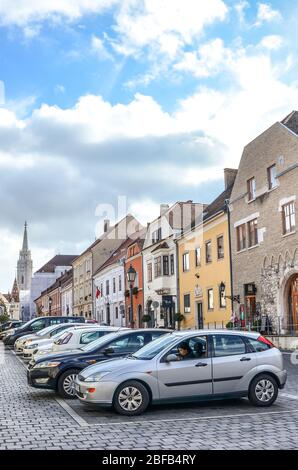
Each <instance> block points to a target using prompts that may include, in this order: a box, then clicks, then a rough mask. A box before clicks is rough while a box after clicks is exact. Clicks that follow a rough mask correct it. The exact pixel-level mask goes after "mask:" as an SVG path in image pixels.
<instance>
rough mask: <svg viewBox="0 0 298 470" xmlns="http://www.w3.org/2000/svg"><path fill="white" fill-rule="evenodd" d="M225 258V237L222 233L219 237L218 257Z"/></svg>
mask: <svg viewBox="0 0 298 470" xmlns="http://www.w3.org/2000/svg"><path fill="white" fill-rule="evenodd" d="M223 258H224V237H223V235H221V236H220V237H218V238H217V259H223Z"/></svg>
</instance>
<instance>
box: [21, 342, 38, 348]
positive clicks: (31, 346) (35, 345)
mask: <svg viewBox="0 0 298 470" xmlns="http://www.w3.org/2000/svg"><path fill="white" fill-rule="evenodd" d="M34 348H38V344H36V343H35V344H25V348H24V349H34Z"/></svg>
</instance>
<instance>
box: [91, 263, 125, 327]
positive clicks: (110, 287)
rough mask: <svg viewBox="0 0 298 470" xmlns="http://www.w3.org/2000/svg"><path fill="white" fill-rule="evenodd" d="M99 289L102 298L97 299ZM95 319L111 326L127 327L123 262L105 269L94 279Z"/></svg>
mask: <svg viewBox="0 0 298 470" xmlns="http://www.w3.org/2000/svg"><path fill="white" fill-rule="evenodd" d="M97 288H98V289H99V291H100V296H99V297H98V298H96V291H97ZM94 294H95V299H94V305H95V318H96V320H97V321H99V322H100V323H107V324H109V325H111V326H125V297H124V295H125V277H124V263H123V261H119V262H115V263H114V264H111V265H109V266H107V267H105V268H103V269H102V270H101V271H100V272H99V273H98V274H96V275H95V277H94Z"/></svg>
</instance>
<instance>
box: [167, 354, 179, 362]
mask: <svg viewBox="0 0 298 470" xmlns="http://www.w3.org/2000/svg"><path fill="white" fill-rule="evenodd" d="M177 361H178V357H177V356H176V354H169V355H168V356H167V357H166V362H177Z"/></svg>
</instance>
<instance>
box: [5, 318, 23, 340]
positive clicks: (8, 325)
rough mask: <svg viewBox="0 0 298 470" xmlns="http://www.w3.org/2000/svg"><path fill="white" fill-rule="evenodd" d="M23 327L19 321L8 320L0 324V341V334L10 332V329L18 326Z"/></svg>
mask: <svg viewBox="0 0 298 470" xmlns="http://www.w3.org/2000/svg"><path fill="white" fill-rule="evenodd" d="M21 325H23V322H22V321H21V320H9V321H6V322H4V323H1V324H0V339H2V338H1V333H2V332H3V331H7V330H10V329H11V328H17V327H19V326H21Z"/></svg>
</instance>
